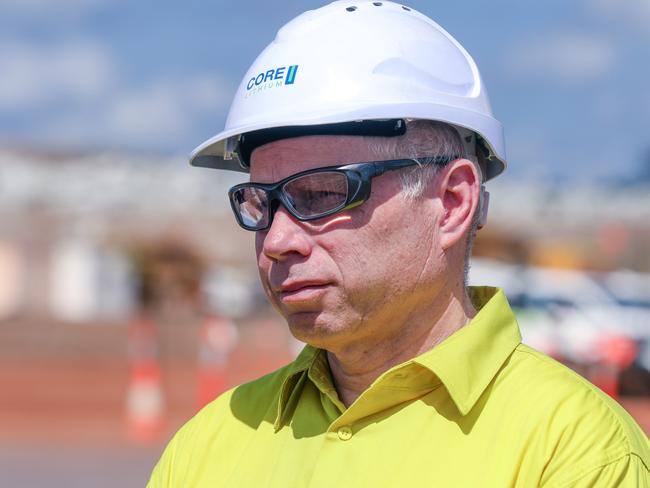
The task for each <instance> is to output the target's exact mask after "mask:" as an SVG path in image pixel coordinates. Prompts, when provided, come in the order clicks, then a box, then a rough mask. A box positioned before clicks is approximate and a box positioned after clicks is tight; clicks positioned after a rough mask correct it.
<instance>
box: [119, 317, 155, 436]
mask: <svg viewBox="0 0 650 488" xmlns="http://www.w3.org/2000/svg"><path fill="white" fill-rule="evenodd" d="M129 361H130V373H129V386H128V391H127V397H126V416H127V429H128V437H129V439H131V441H133V442H135V443H138V444H146V443H150V442H154V441H156V440H157V439H158V438H159V437H160V435H161V434H162V430H163V420H164V401H163V391H162V382H161V372H160V364H159V362H158V343H157V335H156V327H155V324H154V323H153V322H152V321H151V320H150V319H148V318H146V317H139V318H136V319H135V320H133V321H132V322H131V324H130V325H129Z"/></svg>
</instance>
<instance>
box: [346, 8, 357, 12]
mask: <svg viewBox="0 0 650 488" xmlns="http://www.w3.org/2000/svg"><path fill="white" fill-rule="evenodd" d="M356 9H357V7H346V9H345V10H347V11H348V12H354V11H355V10H356Z"/></svg>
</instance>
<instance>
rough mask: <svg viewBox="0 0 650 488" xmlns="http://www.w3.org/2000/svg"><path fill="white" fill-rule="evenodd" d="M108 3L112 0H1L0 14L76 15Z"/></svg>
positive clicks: (45, 16) (34, 15) (36, 15)
mask: <svg viewBox="0 0 650 488" xmlns="http://www.w3.org/2000/svg"><path fill="white" fill-rule="evenodd" d="M109 3H114V2H111V0H55V1H54V0H2V1H0V14H2V15H13V16H22V17H38V18H48V16H51V15H56V16H61V15H62V14H63V15H74V16H78V15H80V14H84V13H86V12H88V11H91V10H95V9H97V8H100V7H103V6H105V5H107V4H109Z"/></svg>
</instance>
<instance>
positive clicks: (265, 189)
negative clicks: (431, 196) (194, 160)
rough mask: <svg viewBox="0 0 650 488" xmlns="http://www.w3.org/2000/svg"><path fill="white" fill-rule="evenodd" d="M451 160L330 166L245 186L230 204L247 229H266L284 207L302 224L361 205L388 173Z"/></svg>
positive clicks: (234, 192) (235, 192)
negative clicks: (375, 181) (379, 178)
mask: <svg viewBox="0 0 650 488" xmlns="http://www.w3.org/2000/svg"><path fill="white" fill-rule="evenodd" d="M451 160H452V158H449V157H427V158H419V159H391V160H388V161H371V162H367V163H353V164H346V165H344V166H328V167H324V168H316V169H310V170H308V171H302V172H300V173H296V174H294V175H291V176H289V177H287V178H285V179H283V180H281V181H278V182H276V183H269V184H265V183H253V182H251V183H242V184H240V185H236V186H234V187H232V188H231V189H230V191H229V192H228V196H229V197H230V205H231V206H232V209H233V212H234V213H235V217H236V218H237V222H238V223H239V225H240V226H241V227H243V228H244V229H246V230H251V231H259V230H266V229H268V228H269V227H270V226H271V223H272V222H273V216H274V214H275V212H276V210H277V209H278V207H279V205H280V204H282V205H283V206H284V208H286V209H287V212H289V213H290V214H291V215H292V216H294V217H295V218H296V219H298V220H301V221H310V220H316V219H321V218H323V217H327V216H328V215H332V214H335V213H337V212H342V211H343V210H348V209H350V208H353V207H356V206H358V205H361V204H362V203H363V202H365V201H366V200H367V199H368V197H370V188H371V181H372V179H373V178H375V177H376V176H380V175H382V174H383V173H385V172H386V171H393V170H397V169H401V168H405V167H407V166H414V165H421V164H436V165H440V166H443V165H445V164H446V163H448V162H449V161H451Z"/></svg>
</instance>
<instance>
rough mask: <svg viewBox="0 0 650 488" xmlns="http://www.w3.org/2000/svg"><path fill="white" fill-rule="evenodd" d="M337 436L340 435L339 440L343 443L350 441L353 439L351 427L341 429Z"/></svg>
mask: <svg viewBox="0 0 650 488" xmlns="http://www.w3.org/2000/svg"><path fill="white" fill-rule="evenodd" d="M337 434H338V435H339V439H341V440H342V441H349V440H350V439H352V429H351V428H350V427H347V426H345V427H341V428H340V429H339V430H338V432H337Z"/></svg>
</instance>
